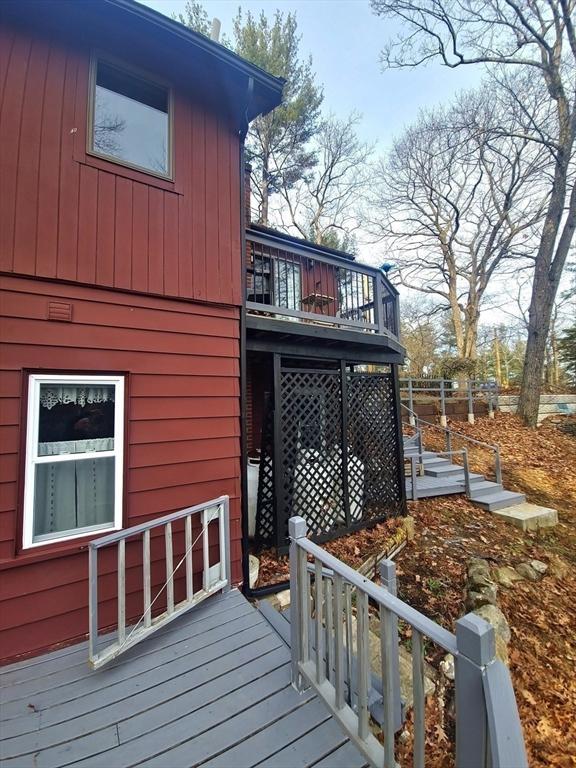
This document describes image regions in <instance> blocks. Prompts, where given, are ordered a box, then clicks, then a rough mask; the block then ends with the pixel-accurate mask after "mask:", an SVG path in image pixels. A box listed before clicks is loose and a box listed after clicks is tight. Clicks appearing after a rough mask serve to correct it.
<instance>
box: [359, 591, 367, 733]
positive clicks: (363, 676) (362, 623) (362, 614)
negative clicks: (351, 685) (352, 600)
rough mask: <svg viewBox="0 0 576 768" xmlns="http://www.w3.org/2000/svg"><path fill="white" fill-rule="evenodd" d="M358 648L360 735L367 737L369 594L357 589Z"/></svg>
mask: <svg viewBox="0 0 576 768" xmlns="http://www.w3.org/2000/svg"><path fill="white" fill-rule="evenodd" d="M356 613H357V616H356V621H357V625H356V629H357V636H356V648H357V651H358V681H357V683H358V736H359V737H360V738H361V739H365V738H366V737H367V736H368V733H369V727H368V718H369V714H368V689H369V685H370V683H369V676H370V659H369V654H368V595H367V594H366V593H365V592H363V591H361V590H358V589H357V590H356Z"/></svg>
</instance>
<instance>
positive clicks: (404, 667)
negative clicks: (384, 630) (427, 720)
mask: <svg viewBox="0 0 576 768" xmlns="http://www.w3.org/2000/svg"><path fill="white" fill-rule="evenodd" d="M356 635H357V631H356V617H355V616H353V617H352V638H353V642H352V650H353V652H354V653H356ZM368 645H369V653H370V668H371V670H372V674H374V675H375V676H376V677H378V678H379V677H381V676H382V655H381V644H380V636H379V635H378V634H376V632H373V631H372V630H370V631H369V633H368ZM398 669H399V672H400V695H401V697H402V701H403V702H404V704H405V706H406V707H407V708H410V707H411V706H412V705H413V704H414V694H413V689H412V654H411V653H410V652H409V651H407V650H406V648H404V647H402V646H400V649H399V654H398ZM435 675H437V673H436V672H435V671H434V669H433V668H432V667H431V666H430V664H428V662H426V661H425V662H424V695H425V696H431V695H432V694H433V693H434V691H435V690H436V686H435V684H434V681H433V678H434V676H435Z"/></svg>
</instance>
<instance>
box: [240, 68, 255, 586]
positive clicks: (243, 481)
mask: <svg viewBox="0 0 576 768" xmlns="http://www.w3.org/2000/svg"><path fill="white" fill-rule="evenodd" d="M253 93H254V80H253V78H251V77H250V78H249V79H248V89H247V93H246V113H245V120H244V125H243V126H242V128H241V129H240V222H241V225H240V251H241V259H242V277H241V290H242V304H241V306H240V499H241V502H240V515H241V523H242V591H243V592H244V594H249V590H250V560H249V553H248V544H249V539H248V474H247V473H248V442H247V433H246V180H245V173H246V168H245V165H246V159H245V148H244V141H245V139H246V134H247V133H248V126H249V121H248V108H249V107H250V102H251V101H252V96H253Z"/></svg>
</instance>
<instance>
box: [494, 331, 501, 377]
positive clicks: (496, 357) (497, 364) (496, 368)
mask: <svg viewBox="0 0 576 768" xmlns="http://www.w3.org/2000/svg"><path fill="white" fill-rule="evenodd" d="M494 373H495V378H496V384H498V386H500V384H502V366H501V365H500V342H499V340H498V331H497V330H496V328H494Z"/></svg>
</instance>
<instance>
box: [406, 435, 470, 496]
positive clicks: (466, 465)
mask: <svg viewBox="0 0 576 768" xmlns="http://www.w3.org/2000/svg"><path fill="white" fill-rule="evenodd" d="M435 453H436V454H437V455H438V456H462V469H463V471H464V494H465V495H466V498H468V499H469V498H470V496H471V485H470V464H469V462H468V451H467V450H466V448H460V449H459V450H456V451H435ZM422 457H423V451H422V449H420V450H419V451H418V453H412V454H410V456H404V461H405V462H406V461H409V462H410V485H411V490H412V493H411V496H412V501H417V499H418V483H417V480H416V478H417V477H418V471H417V468H416V465H417V464H420V468H421V469H422V467H423V466H424V464H423V461H422ZM417 459H420V461H417Z"/></svg>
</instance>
